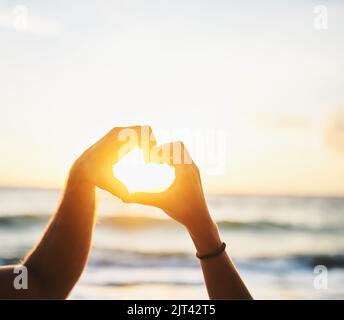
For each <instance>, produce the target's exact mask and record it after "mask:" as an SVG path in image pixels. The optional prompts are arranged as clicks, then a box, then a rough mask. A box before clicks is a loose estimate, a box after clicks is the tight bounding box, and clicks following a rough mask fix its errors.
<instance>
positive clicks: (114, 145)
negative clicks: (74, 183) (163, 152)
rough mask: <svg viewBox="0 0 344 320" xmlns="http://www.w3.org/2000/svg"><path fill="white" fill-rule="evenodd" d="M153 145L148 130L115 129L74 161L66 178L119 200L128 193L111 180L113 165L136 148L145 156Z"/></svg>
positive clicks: (138, 128) (139, 127) (114, 180)
mask: <svg viewBox="0 0 344 320" xmlns="http://www.w3.org/2000/svg"><path fill="white" fill-rule="evenodd" d="M155 144H156V142H155V138H154V136H153V134H152V130H151V128H150V127H148V126H133V127H116V128H114V129H112V130H111V131H110V132H109V133H108V134H106V135H105V136H104V137H103V138H101V139H100V140H99V141H98V142H96V143H95V144H94V145H92V146H91V147H90V148H89V149H87V150H86V151H85V152H84V153H83V154H82V155H81V156H80V157H79V158H78V159H77V160H76V161H75V163H74V165H73V167H72V170H71V174H70V175H71V176H73V177H74V178H75V177H76V178H77V179H78V180H82V181H85V182H87V183H90V184H92V185H94V186H97V187H99V188H101V189H104V190H106V191H108V192H110V193H112V194H113V195H115V196H116V197H119V198H120V199H123V198H125V197H126V196H127V195H128V190H127V188H126V187H125V186H124V185H123V183H121V182H120V181H119V180H118V179H116V178H115V177H114V175H113V165H114V164H115V163H117V162H118V161H119V160H120V159H121V158H122V157H123V156H124V155H126V154H127V153H128V152H130V151H131V150H132V149H133V148H134V147H136V146H139V147H141V148H143V149H144V151H148V152H149V149H150V148H151V147H153V146H155Z"/></svg>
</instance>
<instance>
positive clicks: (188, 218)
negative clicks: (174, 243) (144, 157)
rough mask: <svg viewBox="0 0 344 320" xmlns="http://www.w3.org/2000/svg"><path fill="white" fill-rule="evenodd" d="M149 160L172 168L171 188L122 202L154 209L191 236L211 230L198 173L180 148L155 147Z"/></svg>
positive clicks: (174, 145)
mask: <svg viewBox="0 0 344 320" xmlns="http://www.w3.org/2000/svg"><path fill="white" fill-rule="evenodd" d="M153 151H154V152H153ZM176 151H177V152H176ZM178 152H180V154H179V155H178V156H177V157H175V156H174V157H172V156H171V155H175V154H178ZM151 160H152V161H155V162H159V163H167V164H169V165H171V166H173V167H174V168H175V176H176V177H175V180H174V182H173V184H172V185H171V186H170V187H169V188H168V189H167V190H166V191H164V192H161V193H145V192H137V193H132V194H129V195H128V196H127V197H126V198H125V199H124V201H125V202H128V203H140V204H145V205H150V206H155V207H158V208H160V209H162V210H164V211H165V212H166V213H167V214H168V215H169V216H170V217H171V218H173V219H175V220H176V221H178V222H180V223H181V224H183V225H184V226H185V227H186V228H187V229H188V231H189V232H190V233H191V234H192V235H194V236H198V235H199V234H201V233H203V232H205V231H206V230H209V229H210V228H213V225H214V223H213V221H212V218H211V216H210V214H209V211H208V208H207V204H206V200H205V197H204V193H203V188H202V183H201V177H200V172H199V169H198V168H197V166H196V164H195V163H194V162H193V161H192V159H191V157H190V155H189V153H188V151H187V150H186V148H185V147H184V144H183V143H182V142H174V143H170V144H166V145H162V146H160V147H156V148H155V150H152V153H151Z"/></svg>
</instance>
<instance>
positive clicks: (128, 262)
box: [89, 250, 344, 271]
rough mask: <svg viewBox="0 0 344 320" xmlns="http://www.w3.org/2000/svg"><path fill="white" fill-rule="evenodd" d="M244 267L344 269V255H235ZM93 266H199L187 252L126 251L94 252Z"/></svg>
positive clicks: (267, 268) (91, 261) (236, 259)
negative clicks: (322, 267) (323, 267)
mask: <svg viewBox="0 0 344 320" xmlns="http://www.w3.org/2000/svg"><path fill="white" fill-rule="evenodd" d="M234 260H235V262H236V263H238V264H239V265H241V266H244V267H245V266H246V267H247V268H249V269H253V270H254V269H266V270H275V271H276V270H282V269H288V270H290V269H292V268H295V269H300V268H307V269H309V268H314V267H315V266H317V265H324V266H326V267H327V268H328V269H335V268H340V269H343V268H344V254H331V255H326V254H295V255H292V254H291V255H286V256H272V257H267V256H256V257H251V258H235V257H234ZM89 264H90V266H94V267H99V266H102V267H121V268H122V267H123V268H164V267H166V268H178V267H186V268H198V267H199V262H198V260H197V259H195V256H194V255H192V254H188V253H185V252H140V251H126V250H105V251H98V252H95V253H94V254H92V255H91V258H90V262H89Z"/></svg>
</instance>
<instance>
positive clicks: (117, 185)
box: [102, 178, 129, 201]
mask: <svg viewBox="0 0 344 320" xmlns="http://www.w3.org/2000/svg"><path fill="white" fill-rule="evenodd" d="M102 188H103V189H105V190H106V191H108V192H110V193H111V194H113V195H114V196H116V197H118V198H120V199H121V200H122V201H123V200H124V199H125V198H126V197H127V196H128V194H129V191H128V189H127V188H126V186H125V185H124V184H123V183H122V182H121V181H119V180H118V179H116V178H111V179H109V180H108V181H106V182H105V184H104V185H103V186H102Z"/></svg>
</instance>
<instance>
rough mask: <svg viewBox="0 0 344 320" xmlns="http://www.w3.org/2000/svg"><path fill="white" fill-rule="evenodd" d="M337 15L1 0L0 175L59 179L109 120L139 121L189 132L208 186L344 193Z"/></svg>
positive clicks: (1, 180)
mask: <svg viewBox="0 0 344 320" xmlns="http://www.w3.org/2000/svg"><path fill="white" fill-rule="evenodd" d="M319 5H323V6H325V8H326V10H327V22H328V23H327V28H325V29H321V28H320V29H319V28H317V27H316V26H315V21H318V20H316V19H317V17H319V16H318V13H317V12H318V11H317V9H316V8H317V6H319ZM318 9H319V8H318ZM343 15H344V3H343V2H342V1H339V0H328V1H312V0H303V1H302V0H301V1H300V0H298V1H296V0H291V1H281V0H280V1H276V0H274V1H272V0H271V1H268V0H263V1H259V2H258V1H248V0H242V1H219V0H215V1H214V0H198V1H196V0H188V1H185V0H184V1H182V0H174V1H167V0H159V1H158V0H145V1H143V0H133V1H131V0H120V1H104V0H103V1H97V2H96V1H90V0H82V1H81V0H79V1H67V0H60V1H56V2H50V1H49V2H48V1H43V0H30V1H16V2H13V1H5V0H0V148H1V149H0V150H1V157H0V185H3V186H27V187H61V186H62V185H63V183H64V180H65V178H66V176H67V173H68V169H69V168H70V166H71V164H72V163H73V161H74V160H75V159H76V158H77V157H78V155H79V154H80V153H81V152H82V151H83V150H84V149H86V148H87V147H88V146H89V145H91V144H92V143H94V142H95V141H96V140H98V139H99V138H100V137H101V136H102V135H104V134H105V133H106V132H107V131H108V130H110V129H111V128H112V127H114V126H126V125H133V124H149V125H151V126H152V127H153V130H154V131H155V135H156V136H157V139H158V142H159V143H165V142H168V141H170V140H176V139H177V140H183V141H185V142H186V145H187V147H188V148H189V149H190V151H191V154H192V156H193V157H194V158H195V161H196V162H197V163H198V164H199V166H200V169H201V172H202V177H203V183H204V187H205V189H206V191H207V192H210V193H239V194H241V193H244V194H247V193H249V194H297V195H304V194H307V195H343V194H344V90H343V85H344V59H343V57H344V42H343V36H344V22H343V19H342V17H343ZM23 21H24V22H23Z"/></svg>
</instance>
